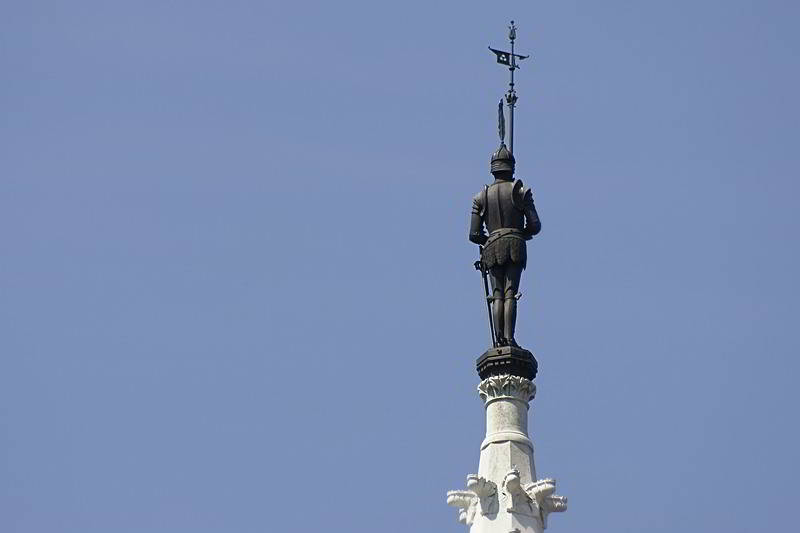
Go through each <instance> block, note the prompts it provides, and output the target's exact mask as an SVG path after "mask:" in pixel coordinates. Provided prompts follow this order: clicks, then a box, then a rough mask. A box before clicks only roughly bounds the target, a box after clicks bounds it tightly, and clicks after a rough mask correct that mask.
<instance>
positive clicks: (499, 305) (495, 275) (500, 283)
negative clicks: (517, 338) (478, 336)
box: [489, 266, 506, 346]
mask: <svg viewBox="0 0 800 533" xmlns="http://www.w3.org/2000/svg"><path fill="white" fill-rule="evenodd" d="M489 279H490V281H491V282H492V320H493V321H494V331H495V333H496V335H497V342H498V344H500V345H501V346H502V345H504V344H505V337H504V333H503V331H504V330H503V325H504V324H503V322H504V313H505V305H504V303H503V290H504V289H505V285H506V276H505V268H504V267H501V266H494V267H492V269H491V270H490V271H489Z"/></svg>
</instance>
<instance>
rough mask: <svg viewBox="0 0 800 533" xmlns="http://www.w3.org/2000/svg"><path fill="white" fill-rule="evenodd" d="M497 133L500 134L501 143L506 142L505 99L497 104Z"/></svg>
mask: <svg viewBox="0 0 800 533" xmlns="http://www.w3.org/2000/svg"><path fill="white" fill-rule="evenodd" d="M497 133H499V134H500V142H501V143H504V142H506V116H505V113H503V99H502V98H501V99H500V103H499V104H497Z"/></svg>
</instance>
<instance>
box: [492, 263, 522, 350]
mask: <svg viewBox="0 0 800 533" xmlns="http://www.w3.org/2000/svg"><path fill="white" fill-rule="evenodd" d="M521 277H522V265H519V264H517V263H510V264H508V265H506V267H505V279H504V280H503V281H504V285H503V327H504V329H503V330H502V331H503V337H505V339H506V340H507V341H508V342H509V343H511V344H514V345H516V341H515V340H514V329H515V327H516V325H517V293H518V292H519V280H520V278H521ZM498 331H500V330H498Z"/></svg>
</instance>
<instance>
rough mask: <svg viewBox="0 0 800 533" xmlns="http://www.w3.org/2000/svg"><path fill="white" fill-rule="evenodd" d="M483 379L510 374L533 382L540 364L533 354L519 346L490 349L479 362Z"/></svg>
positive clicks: (479, 370) (477, 365)
mask: <svg viewBox="0 0 800 533" xmlns="http://www.w3.org/2000/svg"><path fill="white" fill-rule="evenodd" d="M476 367H477V369H478V375H479V376H480V377H481V379H486V378H488V377H490V376H499V375H500V374H510V375H512V376H519V377H521V378H525V379H530V380H533V378H535V377H536V373H537V372H538V370H539V363H537V362H536V358H535V357H534V356H533V354H532V353H531V352H529V351H528V350H526V349H525V348H520V347H519V346H498V347H496V348H489V349H488V350H486V352H484V354H483V355H481V356H480V357H479V358H478V360H477V362H476Z"/></svg>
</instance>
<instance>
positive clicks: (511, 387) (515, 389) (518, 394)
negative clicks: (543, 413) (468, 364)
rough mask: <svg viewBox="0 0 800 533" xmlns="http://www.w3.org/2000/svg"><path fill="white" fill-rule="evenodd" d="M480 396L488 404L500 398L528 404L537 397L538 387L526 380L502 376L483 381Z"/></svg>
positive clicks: (479, 387) (479, 390)
mask: <svg viewBox="0 0 800 533" xmlns="http://www.w3.org/2000/svg"><path fill="white" fill-rule="evenodd" d="M478 394H479V395H480V397H481V400H483V401H484V402H486V403H488V402H490V401H492V400H497V399H500V398H511V399H514V400H521V401H523V402H526V403H527V402H529V401H531V400H532V399H533V397H534V396H536V385H534V383H533V381H531V380H529V379H526V378H522V377H519V376H512V375H510V374H501V375H499V376H491V377H488V378H486V379H484V380H483V381H481V382H480V384H479V385H478Z"/></svg>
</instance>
